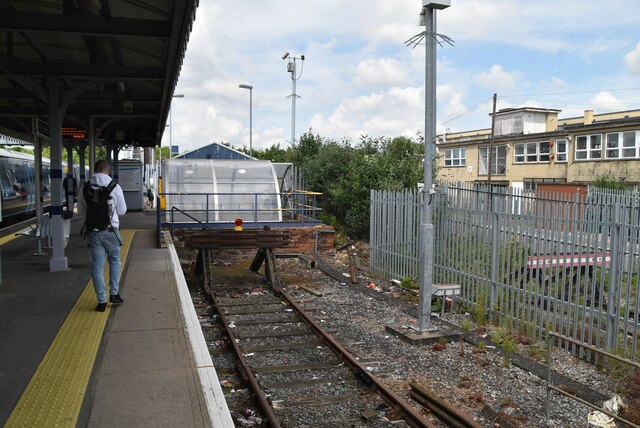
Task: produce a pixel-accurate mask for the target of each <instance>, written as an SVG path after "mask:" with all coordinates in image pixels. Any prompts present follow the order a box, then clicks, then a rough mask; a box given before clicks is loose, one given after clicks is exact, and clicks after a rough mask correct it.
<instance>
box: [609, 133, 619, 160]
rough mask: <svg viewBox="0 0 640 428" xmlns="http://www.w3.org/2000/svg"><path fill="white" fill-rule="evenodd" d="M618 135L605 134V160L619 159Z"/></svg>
mask: <svg viewBox="0 0 640 428" xmlns="http://www.w3.org/2000/svg"><path fill="white" fill-rule="evenodd" d="M619 140H620V133H619V132H616V133H615V134H607V152H606V154H607V159H615V158H619V157H620V144H619Z"/></svg>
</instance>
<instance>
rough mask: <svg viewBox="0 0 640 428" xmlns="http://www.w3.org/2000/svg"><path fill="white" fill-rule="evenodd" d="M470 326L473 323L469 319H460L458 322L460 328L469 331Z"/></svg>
mask: <svg viewBox="0 0 640 428" xmlns="http://www.w3.org/2000/svg"><path fill="white" fill-rule="evenodd" d="M472 327H473V323H472V322H471V321H469V320H464V321H462V323H460V328H462V329H463V330H464V331H471V328H472Z"/></svg>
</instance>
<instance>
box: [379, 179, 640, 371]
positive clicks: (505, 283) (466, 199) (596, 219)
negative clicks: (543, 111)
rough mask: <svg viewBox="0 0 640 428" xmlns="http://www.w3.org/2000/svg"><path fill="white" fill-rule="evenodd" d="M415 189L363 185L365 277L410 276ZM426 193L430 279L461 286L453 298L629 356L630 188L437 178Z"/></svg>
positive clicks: (632, 314) (636, 349)
mask: <svg viewBox="0 0 640 428" xmlns="http://www.w3.org/2000/svg"><path fill="white" fill-rule="evenodd" d="M423 195H424V194H423V193H422V192H420V191H419V190H418V189H409V190H402V191H377V190H372V191H371V229H370V245H371V255H370V268H371V271H372V273H373V274H374V275H376V276H378V277H380V278H382V279H387V280H388V279H403V278H405V277H410V278H413V279H417V278H418V276H419V266H420V263H419V249H420V237H419V230H420V228H419V225H420V207H421V204H422V203H423V197H424V196H423ZM430 198H431V203H432V204H433V223H434V229H435V247H434V250H433V251H434V271H433V272H434V278H433V282H434V284H459V285H461V296H460V298H461V300H462V302H464V303H465V304H467V305H468V306H470V307H475V308H476V309H478V310H479V313H482V314H486V317H487V321H490V322H498V323H499V324H500V325H501V326H503V327H505V328H510V329H514V330H516V331H518V332H522V333H526V334H529V335H535V336H536V337H537V338H538V339H541V340H544V338H545V337H546V332H547V331H553V332H557V333H560V334H563V335H565V336H569V337H572V338H573V339H575V340H576V341H578V342H580V343H584V344H587V345H591V346H594V347H597V348H599V349H603V350H607V351H613V352H615V353H617V354H619V355H621V356H624V357H626V358H629V359H631V360H633V361H637V360H638V359H639V354H640V344H639V341H638V336H639V335H640V319H639V317H640V293H639V292H638V277H640V266H639V263H638V253H639V251H640V195H639V194H638V193H630V192H615V191H608V192H606V191H598V190H595V189H592V188H590V189H589V191H588V192H587V193H586V194H582V195H581V194H571V195H568V194H566V193H551V192H546V193H544V192H536V193H525V192H523V191H522V190H519V189H512V188H501V187H497V186H494V187H492V188H491V189H489V188H488V187H487V186H482V185H477V184H456V185H453V184H440V186H439V190H438V192H437V193H436V194H435V195H432V196H431V197H430ZM476 312H478V311H476ZM563 346H567V347H568V346H569V344H566V343H565V344H564V345H563ZM571 346H574V345H571ZM571 350H572V351H574V352H580V353H582V352H583V350H581V349H577V348H572V349H571Z"/></svg>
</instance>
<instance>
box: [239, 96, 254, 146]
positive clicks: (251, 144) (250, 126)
mask: <svg viewBox="0 0 640 428" xmlns="http://www.w3.org/2000/svg"><path fill="white" fill-rule="evenodd" d="M238 87H239V88H240V89H248V90H249V156H251V157H253V86H251V85H245V84H242V85H238Z"/></svg>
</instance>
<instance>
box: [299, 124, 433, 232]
mask: <svg viewBox="0 0 640 428" xmlns="http://www.w3.org/2000/svg"><path fill="white" fill-rule="evenodd" d="M422 157H423V147H422V145H421V144H419V143H416V142H415V141H413V140H412V139H410V138H406V137H396V138H393V139H391V138H378V139H372V138H368V137H362V139H361V141H360V142H359V143H358V144H356V145H353V144H352V142H351V141H349V140H343V141H340V142H337V141H333V140H329V139H325V138H322V137H321V136H319V135H317V134H316V135H314V134H313V133H312V131H311V130H309V131H308V132H306V133H304V134H303V135H301V136H300V142H299V144H298V145H297V146H296V147H295V149H294V150H293V153H292V161H293V162H294V163H295V164H296V165H298V166H300V167H301V168H302V170H303V172H304V176H305V179H306V183H307V190H311V191H315V192H321V193H323V198H322V201H321V207H322V209H323V210H324V211H325V212H326V213H327V214H328V215H330V216H333V217H335V219H336V220H337V222H338V223H340V224H341V225H343V227H344V230H345V231H346V232H347V233H348V234H349V235H351V236H353V237H354V238H356V239H362V238H364V239H366V238H368V235H369V202H370V191H371V190H372V189H376V190H387V189H394V190H399V189H405V188H410V187H415V186H417V184H418V182H420V180H421V179H422Z"/></svg>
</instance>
